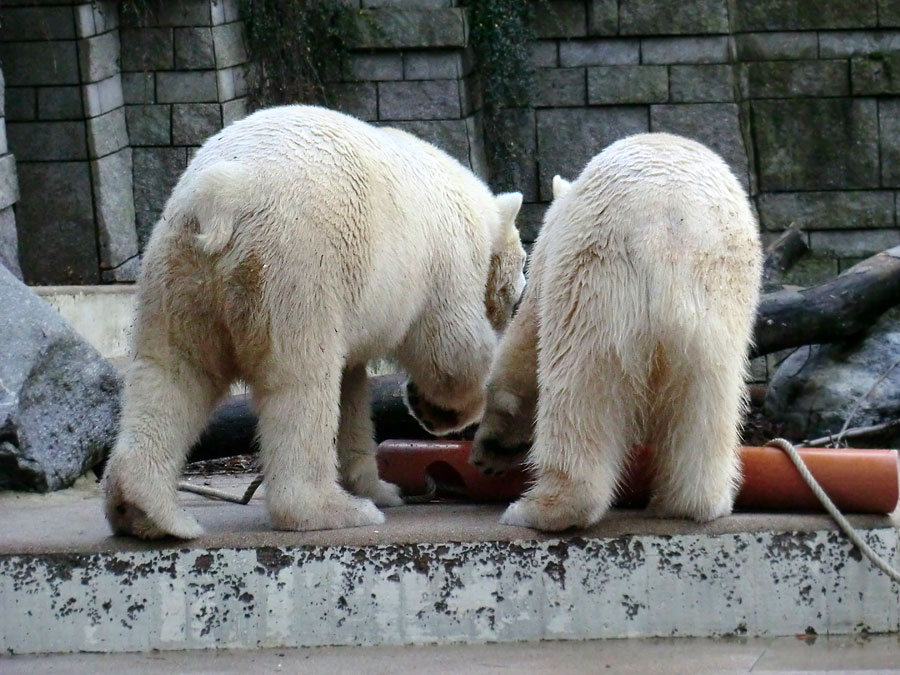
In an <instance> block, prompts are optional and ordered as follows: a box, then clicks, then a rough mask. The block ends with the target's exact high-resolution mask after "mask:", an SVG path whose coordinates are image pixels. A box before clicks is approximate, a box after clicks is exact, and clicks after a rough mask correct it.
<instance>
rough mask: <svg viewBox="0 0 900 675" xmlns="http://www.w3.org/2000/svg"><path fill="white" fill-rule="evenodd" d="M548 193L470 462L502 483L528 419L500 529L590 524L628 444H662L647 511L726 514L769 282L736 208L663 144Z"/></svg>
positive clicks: (623, 151) (557, 184) (724, 182)
mask: <svg viewBox="0 0 900 675" xmlns="http://www.w3.org/2000/svg"><path fill="white" fill-rule="evenodd" d="M553 188H554V201H553V204H552V205H551V206H550V208H549V210H548V212H547V215H546V218H545V220H544V226H543V229H542V231H541V234H540V236H539V238H538V241H537V243H536V245H535V250H534V253H533V256H532V258H531V261H530V267H529V284H528V288H527V290H526V292H525V296H524V298H523V300H522V306H521V309H520V311H519V313H518V314H517V315H516V317H515V319H514V320H513V322H512V324H511V325H510V327H509V329H508V331H507V334H506V335H505V336H504V338H503V340H502V341H501V344H500V347H499V349H498V353H497V356H496V359H495V361H494V363H493V366H492V369H491V374H490V376H489V379H488V404H487V409H486V412H485V415H484V418H483V421H482V424H481V426H480V428H479V431H478V434H477V436H476V443H475V448H474V450H473V453H472V458H471V461H472V462H473V463H475V464H476V465H479V466H481V467H482V469H483V470H486V471H488V472H502V471H503V470H504V469H506V468H507V467H508V466H509V465H510V464H513V463H514V462H516V461H517V460H520V459H521V451H522V449H523V448H524V447H527V443H528V442H529V441H530V440H531V432H532V423H533V445H532V447H531V450H530V454H529V455H528V460H527V461H528V462H529V463H530V464H531V466H532V468H533V469H534V471H535V472H536V475H537V478H536V482H535V484H534V485H533V487H532V488H531V489H530V490H528V491H527V492H526V494H525V495H524V496H523V497H522V498H521V499H520V500H519V501H517V502H516V503H514V504H512V505H511V506H510V507H509V509H508V510H507V511H506V513H505V514H504V516H503V522H505V523H508V524H514V525H525V526H530V527H535V528H538V529H542V530H561V529H565V528H568V527H571V526H581V527H584V526H588V525H591V524H592V523H595V522H596V521H597V520H598V519H600V518H601V517H602V516H603V515H604V513H605V512H606V511H607V509H608V508H609V505H610V502H611V501H612V499H613V497H614V493H615V490H616V484H617V481H619V480H620V478H621V476H622V472H623V464H624V462H625V461H626V456H627V453H628V452H629V450H630V448H632V447H633V446H634V445H635V444H638V443H648V444H650V445H651V446H652V447H654V448H655V467H654V468H655V484H654V498H653V502H652V504H651V507H652V508H653V510H654V511H655V512H656V513H658V514H659V515H664V516H674V517H689V518H694V519H696V520H699V521H706V520H710V519H713V518H717V517H719V516H722V515H725V514H727V513H729V512H730V511H731V508H732V504H733V501H734V495H735V491H736V485H737V481H738V479H739V476H738V472H739V467H738V463H737V445H738V430H739V423H740V417H741V414H742V411H743V406H744V399H745V384H744V376H745V373H746V369H747V352H748V347H749V344H750V340H751V336H752V328H753V321H754V316H755V311H756V305H757V302H758V288H759V282H760V273H761V251H760V244H759V235H758V229H757V225H756V222H755V218H754V216H753V213H752V211H751V209H750V205H749V203H748V199H747V196H746V194H745V193H744V191H743V189H742V188H741V186H740V185H739V183H738V181H737V180H736V179H735V178H734V176H733V175H732V174H731V172H730V171H729V169H728V167H727V166H726V164H725V163H724V162H723V161H722V159H721V158H719V157H718V156H717V155H715V154H714V153H712V152H711V151H709V150H708V149H706V148H705V147H703V146H702V145H700V144H698V143H696V142H693V141H690V140H687V139H683V138H680V137H677V136H671V135H667V134H643V135H638V136H632V137H630V138H626V139H624V140H621V141H619V142H617V143H614V144H613V145H611V146H610V147H609V148H607V149H606V150H605V151H604V152H602V153H601V154H599V155H598V156H596V157H595V158H594V159H593V160H592V161H591V162H590V163H589V164H588V165H587V167H586V168H585V170H584V172H583V173H582V174H581V176H579V177H578V179H577V180H575V181H574V182H572V183H571V184H569V183H567V182H566V181H564V180H562V179H556V180H554V185H553ZM538 391H539V392H540V396H539V399H540V401H539V403H538Z"/></svg>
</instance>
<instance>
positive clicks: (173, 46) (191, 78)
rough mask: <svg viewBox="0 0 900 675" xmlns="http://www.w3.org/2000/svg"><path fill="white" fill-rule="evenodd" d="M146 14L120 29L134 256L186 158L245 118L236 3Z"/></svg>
mask: <svg viewBox="0 0 900 675" xmlns="http://www.w3.org/2000/svg"><path fill="white" fill-rule="evenodd" d="M151 8H152V10H153V11H151V12H149V13H148V14H147V15H144V16H140V17H137V19H138V20H136V21H135V20H132V21H130V22H127V23H126V25H123V27H122V29H121V36H122V45H123V48H122V82H123V88H124V98H125V115H126V118H127V121H128V134H129V139H130V141H131V146H132V147H133V153H134V205H135V212H136V228H137V235H138V239H139V241H140V245H141V248H143V246H144V244H146V241H147V239H148V238H149V236H150V232H151V230H152V229H153V225H154V223H155V222H156V219H157V218H158V217H159V214H160V212H161V211H162V208H163V206H164V205H165V202H166V199H167V198H168V196H169V192H170V191H171V189H172V187H174V185H175V182H176V181H177V180H178V177H179V176H180V175H181V172H182V171H183V170H184V168H185V167H186V166H187V162H188V161H189V160H190V157H191V155H192V153H193V151H194V150H195V149H196V148H197V147H199V146H200V145H201V144H202V143H203V141H205V140H206V139H207V138H208V137H209V136H212V135H213V134H215V133H216V132H217V131H218V130H219V129H221V128H222V127H223V126H224V125H226V124H228V123H230V122H231V121H233V120H235V119H239V118H241V117H243V116H245V115H246V113H247V99H246V90H247V85H246V78H245V64H246V62H247V51H246V48H245V45H244V38H243V24H242V23H240V22H239V21H238V3H237V0H182V1H180V2H164V3H156V4H151Z"/></svg>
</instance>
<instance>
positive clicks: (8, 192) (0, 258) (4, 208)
mask: <svg viewBox="0 0 900 675" xmlns="http://www.w3.org/2000/svg"><path fill="white" fill-rule="evenodd" d="M4 88H5V87H4V84H3V71H2V70H0V265H5V266H6V268H7V269H8V270H10V271H11V272H12V273H13V274H15V275H16V276H17V277H19V278H20V279H21V278H22V270H21V268H20V267H19V250H18V236H17V234H16V214H15V212H14V211H13V204H15V203H16V201H17V200H18V199H19V181H18V179H17V177H16V158H15V157H14V156H13V155H11V154H10V152H9V148H8V147H7V142H6V116H5V112H4V111H5V109H6V104H5V101H4V96H3V91H4Z"/></svg>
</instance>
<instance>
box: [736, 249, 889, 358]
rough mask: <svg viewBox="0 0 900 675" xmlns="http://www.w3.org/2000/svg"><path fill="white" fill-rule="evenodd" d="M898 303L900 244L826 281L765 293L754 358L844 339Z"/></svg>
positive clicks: (760, 312) (756, 330)
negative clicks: (806, 286) (816, 284)
mask: <svg viewBox="0 0 900 675" xmlns="http://www.w3.org/2000/svg"><path fill="white" fill-rule="evenodd" d="M898 302H900V246H895V247H893V248H889V249H888V250H886V251H882V252H881V253H878V254H877V255H874V256H872V257H871V258H867V259H866V260H863V261H862V262H861V263H858V264H856V265H854V266H853V267H851V268H850V269H849V270H847V271H846V272H844V273H843V274H841V275H839V276H837V277H835V278H834V279H832V280H831V281H828V282H826V283H824V284H820V285H818V286H812V287H811V288H802V289H797V290H791V289H784V290H780V291H776V292H774V293H767V294H765V295H763V297H762V301H761V302H760V305H759V310H758V311H757V314H756V326H755V331H754V335H755V347H754V349H753V350H752V356H761V355H762V354H770V353H772V352H776V351H779V350H781V349H789V348H791V347H800V346H802V345H810V344H820V343H825V342H837V341H840V340H845V339H847V338H849V337H852V336H854V335H856V334H858V333H860V332H861V331H863V330H864V329H866V328H868V327H869V326H870V325H872V323H874V321H875V320H876V319H877V318H878V317H879V316H881V315H882V314H883V313H884V312H885V311H886V310H888V309H890V308H891V307H893V306H895V305H896V304H898Z"/></svg>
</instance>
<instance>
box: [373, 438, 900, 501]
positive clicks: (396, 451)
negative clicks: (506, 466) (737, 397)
mask: <svg viewBox="0 0 900 675" xmlns="http://www.w3.org/2000/svg"><path fill="white" fill-rule="evenodd" d="M471 447H472V444H471V443H470V442H468V441H399V440H388V441H384V442H383V443H382V444H381V445H380V446H379V447H378V465H379V470H380V472H381V477H382V478H383V479H384V480H387V481H390V482H392V483H397V484H398V485H399V486H400V487H401V489H402V490H403V492H404V493H405V494H424V493H426V492H427V491H428V488H429V485H428V481H427V480H426V475H427V476H429V477H430V478H431V480H432V481H434V483H435V484H436V485H437V486H438V495H439V496H441V497H455V498H464V499H468V500H471V501H481V502H498V501H499V502H504V501H511V500H513V499H515V498H516V497H518V496H519V495H520V494H521V493H522V490H523V489H524V488H525V487H526V486H527V484H528V481H529V477H528V475H527V474H526V473H525V472H523V471H521V470H514V471H510V472H508V473H506V474H505V475H503V476H499V477H496V476H485V475H483V474H481V473H480V472H479V471H478V470H476V469H475V467H473V466H470V465H469V464H468V463H467V461H466V460H467V459H468V456H469V452H470V450H471ZM797 451H798V453H799V454H800V456H801V457H802V458H803V460H804V461H805V462H806V465H807V466H808V467H809V470H810V472H811V473H812V474H813V476H814V477H815V478H816V480H817V481H819V483H820V484H821V485H822V487H823V488H824V490H825V492H826V493H827V494H828V495H829V497H831V499H832V501H834V503H835V505H837V507H838V508H839V509H840V510H841V511H844V512H847V513H890V512H892V511H893V510H894V509H895V508H896V507H897V500H898V492H900V487H898V472H897V451H896V450H856V449H852V450H850V449H820V448H798V449H797ZM650 454H651V451H650V450H648V449H646V448H638V449H636V450H635V452H634V453H633V455H632V458H631V461H630V462H629V468H628V470H627V471H626V476H625V479H624V480H623V485H622V489H621V490H620V494H619V498H618V499H617V500H616V504H617V505H618V506H642V505H643V504H645V503H646V501H647V498H648V496H649V490H650V484H651V481H652V478H651V474H650V461H649V460H650ZM740 455H741V464H742V474H743V483H742V485H741V489H740V491H739V493H738V496H737V503H736V506H737V507H738V508H740V509H743V510H752V511H822V510H824V509H823V508H822V506H821V504H819V501H818V500H817V499H816V497H815V495H814V494H813V493H812V491H811V490H810V489H809V487H807V485H806V483H805V482H804V481H803V478H802V477H801V476H800V474H799V472H798V471H797V469H796V468H795V467H794V465H793V463H792V462H791V460H790V458H788V456H787V455H786V454H785V453H784V452H782V451H781V450H779V449H778V448H756V447H743V448H741V450H740Z"/></svg>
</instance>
